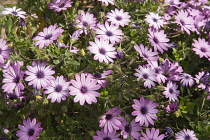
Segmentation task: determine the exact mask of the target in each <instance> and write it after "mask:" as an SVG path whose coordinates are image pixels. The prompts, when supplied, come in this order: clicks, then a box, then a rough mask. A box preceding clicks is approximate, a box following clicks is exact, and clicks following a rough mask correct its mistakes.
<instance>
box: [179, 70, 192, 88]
mask: <svg viewBox="0 0 210 140" xmlns="http://www.w3.org/2000/svg"><path fill="white" fill-rule="evenodd" d="M180 77H181V84H182V86H190V87H191V86H193V84H194V80H193V77H192V76H191V75H190V74H187V73H183V74H182V75H181V76H180Z"/></svg>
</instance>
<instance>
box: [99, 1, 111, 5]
mask: <svg viewBox="0 0 210 140" xmlns="http://www.w3.org/2000/svg"><path fill="white" fill-rule="evenodd" d="M98 1H101V2H102V3H104V4H105V5H106V6H108V5H109V3H110V4H111V5H114V0H98Z"/></svg>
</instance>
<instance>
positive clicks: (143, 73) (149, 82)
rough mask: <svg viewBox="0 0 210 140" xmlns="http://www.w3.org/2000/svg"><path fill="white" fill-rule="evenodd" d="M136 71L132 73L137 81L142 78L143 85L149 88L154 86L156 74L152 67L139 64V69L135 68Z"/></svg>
mask: <svg viewBox="0 0 210 140" xmlns="http://www.w3.org/2000/svg"><path fill="white" fill-rule="evenodd" d="M135 70H136V71H137V73H134V75H135V76H136V77H138V78H137V81H139V80H140V79H142V80H143V81H144V87H148V88H151V87H152V86H155V83H154V81H156V74H155V71H154V69H152V68H151V67H146V66H144V67H143V66H140V65H139V69H135Z"/></svg>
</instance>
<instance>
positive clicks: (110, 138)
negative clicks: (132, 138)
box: [93, 129, 121, 140]
mask: <svg viewBox="0 0 210 140" xmlns="http://www.w3.org/2000/svg"><path fill="white" fill-rule="evenodd" d="M96 134H97V136H93V139H94V140H121V139H120V138H119V136H120V134H117V135H116V131H113V132H112V133H110V132H107V133H105V132H104V130H103V129H102V130H101V131H96Z"/></svg>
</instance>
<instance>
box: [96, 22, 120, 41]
mask: <svg viewBox="0 0 210 140" xmlns="http://www.w3.org/2000/svg"><path fill="white" fill-rule="evenodd" d="M98 27H99V29H96V34H98V35H97V36H96V37H97V38H103V39H105V40H109V41H110V42H111V43H112V44H115V42H120V41H121V39H122V36H121V35H124V34H123V32H122V30H119V29H118V28H119V26H117V25H114V24H111V25H109V23H108V21H106V22H105V25H103V24H98Z"/></svg>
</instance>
